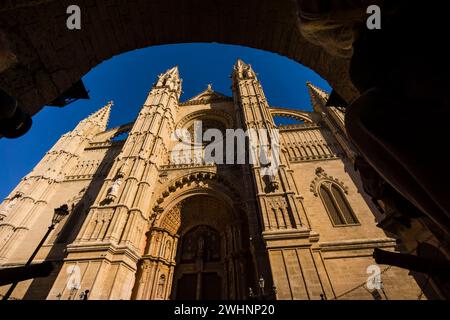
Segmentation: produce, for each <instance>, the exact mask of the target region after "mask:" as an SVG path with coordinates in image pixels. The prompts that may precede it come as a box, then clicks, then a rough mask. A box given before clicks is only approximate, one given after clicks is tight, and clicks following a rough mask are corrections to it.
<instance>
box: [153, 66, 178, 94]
mask: <svg viewBox="0 0 450 320" xmlns="http://www.w3.org/2000/svg"><path fill="white" fill-rule="evenodd" d="M181 83H182V80H181V79H180V74H179V72H178V66H175V67H173V68H171V69H169V70H167V71H166V72H164V73H162V74H160V75H159V76H158V81H157V83H156V85H155V87H156V88H163V87H168V88H169V89H170V90H173V91H175V92H176V93H177V94H178V97H180V95H181Z"/></svg>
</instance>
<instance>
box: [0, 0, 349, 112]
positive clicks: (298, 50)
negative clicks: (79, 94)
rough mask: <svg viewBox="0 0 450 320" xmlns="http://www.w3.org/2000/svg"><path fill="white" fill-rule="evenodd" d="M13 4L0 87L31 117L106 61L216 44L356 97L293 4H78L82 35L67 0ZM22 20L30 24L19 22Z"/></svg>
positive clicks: (8, 8)
mask: <svg viewBox="0 0 450 320" xmlns="http://www.w3.org/2000/svg"><path fill="white" fill-rule="evenodd" d="M7 3H8V4H2V5H0V21H1V23H0V35H2V37H3V38H4V39H3V41H4V42H5V43H6V44H7V46H6V48H7V52H6V53H7V56H8V57H10V58H9V59H6V60H5V59H3V58H4V56H5V55H4V54H3V55H2V56H0V59H2V61H1V63H0V66H1V69H0V87H1V88H2V89H4V90H5V91H6V92H8V93H9V94H10V95H12V96H14V97H16V98H18V100H19V103H20V104H21V105H23V106H24V109H25V111H28V112H29V113H30V114H35V113H36V112H38V111H39V110H40V109H41V108H42V106H43V105H45V104H47V103H49V102H51V101H53V100H54V99H55V98H57V97H58V96H59V95H61V94H62V93H63V92H65V91H67V90H68V89H69V88H70V87H71V86H72V85H74V84H75V83H76V82H77V81H78V80H80V79H81V78H82V76H83V75H85V74H86V73H88V72H89V71H90V70H91V69H92V68H93V67H95V66H96V65H98V64H100V63H101V62H102V61H105V60H107V59H110V58H111V57H113V56H115V55H118V54H121V53H124V52H127V51H131V50H134V49H139V48H145V47H149V46H155V45H163V44H173V43H192V42H217V43H224V44H235V45H243V46H247V47H251V48H257V49H262V50H267V51H270V52H275V53H278V54H280V55H283V56H286V57H288V58H290V59H293V60H295V61H297V62H299V63H301V64H303V65H305V66H307V67H309V68H311V69H313V70H314V71H316V72H317V73H318V74H319V75H321V76H322V77H323V78H325V79H326V80H328V82H329V83H330V84H331V86H332V87H333V88H334V89H335V90H337V91H338V92H339V93H340V94H341V96H343V97H344V98H345V99H347V100H351V99H352V98H354V97H355V96H356V94H357V92H356V89H355V88H354V87H353V85H352V84H351V81H350V77H349V72H348V69H349V60H348V59H344V58H340V57H336V56H332V55H330V54H329V53H327V52H326V51H325V50H324V49H323V48H321V47H319V46H317V45H315V44H312V43H310V42H309V41H307V40H306V39H305V38H304V37H303V36H302V34H301V32H300V30H299V19H298V17H297V15H296V14H295V13H296V12H297V4H296V2H295V1H289V0H279V1H270V0H265V1H263V3H262V2H261V1H257V0H252V1H235V2H229V1H219V2H214V3H211V2H210V1H207V0H200V1H195V2H186V3H183V4H181V5H173V3H171V2H170V1H144V0H139V1H136V2H134V3H133V5H132V6H130V5H129V4H128V3H127V2H115V3H107V2H102V1H97V2H95V3H92V2H91V1H88V0H80V1H77V4H78V5H79V6H80V8H81V9H82V28H81V30H76V31H71V30H68V29H67V27H66V18H67V15H66V14H65V13H66V9H67V7H68V6H69V5H70V4H72V3H71V2H70V1H68V0H62V1H55V0H47V1H29V2H28V4H26V5H24V4H23V3H22V1H20V2H18V3H19V4H16V2H14V4H13V3H12V2H11V3H10V2H7ZM186 12H189V14H188V15H187V14H186ZM18 17H21V18H22V19H25V20H26V21H27V23H23V24H18V23H17V19H18ZM110 26H112V27H110Z"/></svg>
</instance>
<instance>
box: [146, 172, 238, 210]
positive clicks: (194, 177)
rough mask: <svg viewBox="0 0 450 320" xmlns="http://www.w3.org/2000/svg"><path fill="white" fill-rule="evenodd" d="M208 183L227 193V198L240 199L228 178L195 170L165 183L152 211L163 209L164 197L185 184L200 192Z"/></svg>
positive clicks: (207, 186) (206, 187)
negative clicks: (165, 185)
mask: <svg viewBox="0 0 450 320" xmlns="http://www.w3.org/2000/svg"><path fill="white" fill-rule="evenodd" d="M209 184H213V185H215V186H216V190H224V191H225V192H224V194H228V195H229V196H228V199H236V201H240V196H239V191H238V190H237V189H236V188H235V187H234V186H233V184H232V183H231V182H230V181H229V180H228V179H226V178H224V177H223V176H221V175H219V174H217V173H216V172H213V171H196V172H193V173H189V174H186V175H183V176H180V177H177V178H175V179H173V180H171V181H170V182H169V183H167V187H166V188H165V189H164V190H163V191H162V193H161V194H160V196H159V197H158V198H157V199H156V205H155V206H154V207H153V211H154V212H155V214H158V213H161V210H163V209H162V207H161V206H162V205H163V203H166V204H167V202H168V201H166V199H168V198H169V197H170V196H171V195H172V194H174V193H175V192H177V191H179V190H180V189H182V188H183V187H185V186H186V185H190V186H194V187H195V189H196V192H201V191H202V190H203V191H205V190H207V189H210V188H209ZM205 192H206V191H205ZM171 198H173V197H171ZM169 199H170V198H169ZM170 200H173V199H170ZM170 200H169V201H170ZM230 201H231V200H230Z"/></svg>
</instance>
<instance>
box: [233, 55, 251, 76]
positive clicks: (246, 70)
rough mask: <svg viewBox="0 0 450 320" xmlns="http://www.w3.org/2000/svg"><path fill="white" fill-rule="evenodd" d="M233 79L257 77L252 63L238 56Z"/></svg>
mask: <svg viewBox="0 0 450 320" xmlns="http://www.w3.org/2000/svg"><path fill="white" fill-rule="evenodd" d="M233 79H236V80H247V79H256V73H255V72H254V71H253V69H252V66H251V64H246V63H245V62H244V61H242V60H241V59H239V58H238V59H237V61H236V63H235V64H234V68H233Z"/></svg>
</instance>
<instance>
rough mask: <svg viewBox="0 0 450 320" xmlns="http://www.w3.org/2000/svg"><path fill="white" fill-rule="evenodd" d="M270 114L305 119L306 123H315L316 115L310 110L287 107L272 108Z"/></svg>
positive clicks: (299, 119)
mask: <svg viewBox="0 0 450 320" xmlns="http://www.w3.org/2000/svg"><path fill="white" fill-rule="evenodd" d="M270 114H271V115H272V117H283V118H289V119H294V120H298V121H304V122H305V123H314V122H315V119H314V115H313V114H312V113H310V112H305V111H300V110H290V109H285V108H274V107H272V108H270Z"/></svg>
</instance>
